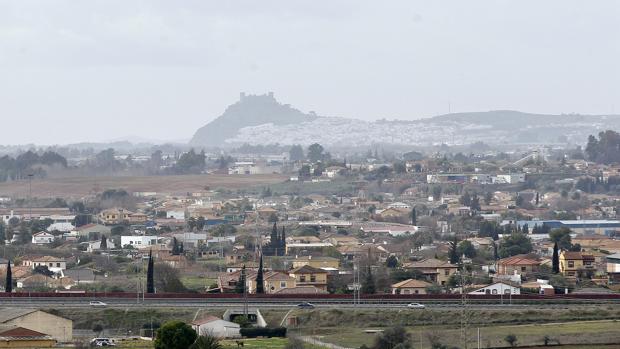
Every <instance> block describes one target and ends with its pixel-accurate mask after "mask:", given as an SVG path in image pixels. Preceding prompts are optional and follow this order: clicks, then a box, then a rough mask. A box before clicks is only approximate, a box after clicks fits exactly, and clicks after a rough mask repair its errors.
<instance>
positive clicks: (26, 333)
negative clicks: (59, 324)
mask: <svg viewBox="0 0 620 349" xmlns="http://www.w3.org/2000/svg"><path fill="white" fill-rule="evenodd" d="M55 346H56V340H55V339H54V338H52V336H49V335H47V334H45V333H41V332H37V331H33V330H30V329H27V328H23V327H18V326H10V325H8V326H6V325H4V326H3V325H0V348H53V347H55Z"/></svg>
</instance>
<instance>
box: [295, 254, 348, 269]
mask: <svg viewBox="0 0 620 349" xmlns="http://www.w3.org/2000/svg"><path fill="white" fill-rule="evenodd" d="M304 265H309V266H311V267H314V268H319V269H332V270H333V269H338V268H339V267H340V260H339V259H338V258H333V257H312V256H306V257H297V258H295V259H294V260H293V268H299V267H303V266H304Z"/></svg>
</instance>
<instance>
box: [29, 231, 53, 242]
mask: <svg viewBox="0 0 620 349" xmlns="http://www.w3.org/2000/svg"><path fill="white" fill-rule="evenodd" d="M52 242H54V235H52V234H50V233H47V232H44V231H42V232H40V233H36V234H34V235H32V243H33V244H36V245H43V244H49V243H52Z"/></svg>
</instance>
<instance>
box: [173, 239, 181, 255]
mask: <svg viewBox="0 0 620 349" xmlns="http://www.w3.org/2000/svg"><path fill="white" fill-rule="evenodd" d="M170 253H172V255H173V256H178V255H180V254H181V253H180V250H179V242H178V241H177V238H176V237H173V238H172V251H170Z"/></svg>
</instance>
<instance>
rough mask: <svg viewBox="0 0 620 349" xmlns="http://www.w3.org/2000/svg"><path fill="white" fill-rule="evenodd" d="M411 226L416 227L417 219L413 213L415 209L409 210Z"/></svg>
mask: <svg viewBox="0 0 620 349" xmlns="http://www.w3.org/2000/svg"><path fill="white" fill-rule="evenodd" d="M411 225H418V217H417V213H416V212H415V207H414V208H412V209H411Z"/></svg>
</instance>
